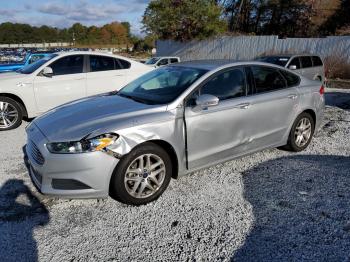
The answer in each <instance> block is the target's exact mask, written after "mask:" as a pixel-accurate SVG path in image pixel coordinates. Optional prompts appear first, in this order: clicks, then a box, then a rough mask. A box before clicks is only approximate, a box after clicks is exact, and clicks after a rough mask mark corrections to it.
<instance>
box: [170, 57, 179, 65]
mask: <svg viewBox="0 0 350 262" xmlns="http://www.w3.org/2000/svg"><path fill="white" fill-rule="evenodd" d="M177 62H179V60H178V59H177V58H170V64H173V63H177Z"/></svg>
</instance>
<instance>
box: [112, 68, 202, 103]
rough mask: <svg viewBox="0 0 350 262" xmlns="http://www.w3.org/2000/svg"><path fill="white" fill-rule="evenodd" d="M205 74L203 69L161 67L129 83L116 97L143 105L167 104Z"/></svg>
mask: <svg viewBox="0 0 350 262" xmlns="http://www.w3.org/2000/svg"><path fill="white" fill-rule="evenodd" d="M206 72H207V70H204V69H197V68H188V67H180V66H166V67H162V68H160V69H157V70H154V71H151V72H149V73H147V74H145V75H143V76H141V77H140V78H138V79H136V80H135V81H133V82H131V83H130V84H128V85H127V86H125V87H124V88H123V89H121V90H120V91H119V92H118V95H119V96H123V97H127V98H130V99H133V100H135V101H138V102H142V103H145V104H167V103H170V102H172V101H173V100H175V99H176V98H177V97H178V96H179V95H180V94H182V93H183V92H184V91H185V90H186V89H187V88H188V87H189V86H190V85H191V84H193V83H194V82H195V81H196V80H197V79H198V78H200V77H201V76H202V75H204V74H205V73H206Z"/></svg>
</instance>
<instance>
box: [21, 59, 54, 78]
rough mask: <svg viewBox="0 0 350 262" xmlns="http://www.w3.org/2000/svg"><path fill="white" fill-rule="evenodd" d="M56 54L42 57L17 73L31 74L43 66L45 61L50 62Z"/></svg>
mask: <svg viewBox="0 0 350 262" xmlns="http://www.w3.org/2000/svg"><path fill="white" fill-rule="evenodd" d="M56 56H57V55H56V54H51V55H47V56H45V57H43V58H42V59H39V60H38V61H36V62H34V63H32V64H29V65H27V66H25V67H23V68H22V69H19V70H18V71H17V72H18V73H21V74H31V73H33V72H34V71H35V70H37V69H38V68H39V67H41V66H42V65H43V64H45V63H46V62H47V61H49V60H51V59H52V58H54V57H56Z"/></svg>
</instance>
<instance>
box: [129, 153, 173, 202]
mask: <svg viewBox="0 0 350 262" xmlns="http://www.w3.org/2000/svg"><path fill="white" fill-rule="evenodd" d="M165 175H166V168H165V164H164V161H163V160H162V159H161V158H160V157H159V156H157V155H155V154H143V155H141V156H139V157H137V158H136V159H135V160H134V161H132V162H131V164H130V165H129V167H128V168H127V170H126V173H125V177H124V184H125V188H126V190H127V192H128V193H129V194H130V195H131V196H132V197H135V198H147V197H150V196H152V195H154V194H155V193H156V192H157V191H158V190H159V189H160V187H161V186H162V184H163V182H164V180H165Z"/></svg>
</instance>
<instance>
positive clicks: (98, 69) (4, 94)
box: [0, 52, 152, 131]
mask: <svg viewBox="0 0 350 262" xmlns="http://www.w3.org/2000/svg"><path fill="white" fill-rule="evenodd" d="M151 70H152V69H151V68H150V67H148V66H146V65H143V64H141V63H139V62H136V61H133V60H130V59H127V58H125V57H121V56H116V55H112V54H106V53H97V52H65V53H53V54H50V55H48V56H47V57H45V58H43V59H41V60H39V61H37V62H35V63H33V64H31V65H28V66H26V67H24V68H22V69H20V70H19V71H16V72H11V73H1V74H0V131H3V130H10V129H14V128H16V127H18V126H19V125H20V124H21V122H22V119H23V118H34V117H36V116H38V115H40V114H42V113H44V112H46V111H47V110H49V109H52V108H54V107H56V106H59V105H62V104H64V103H67V102H70V101H73V100H76V99H79V98H83V97H87V96H92V95H96V94H101V93H105V92H110V91H116V90H119V89H121V88H122V87H123V86H124V85H126V84H128V83H129V82H131V81H132V80H134V79H136V78H138V77H139V76H141V75H143V74H145V73H146V72H149V71H151Z"/></svg>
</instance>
